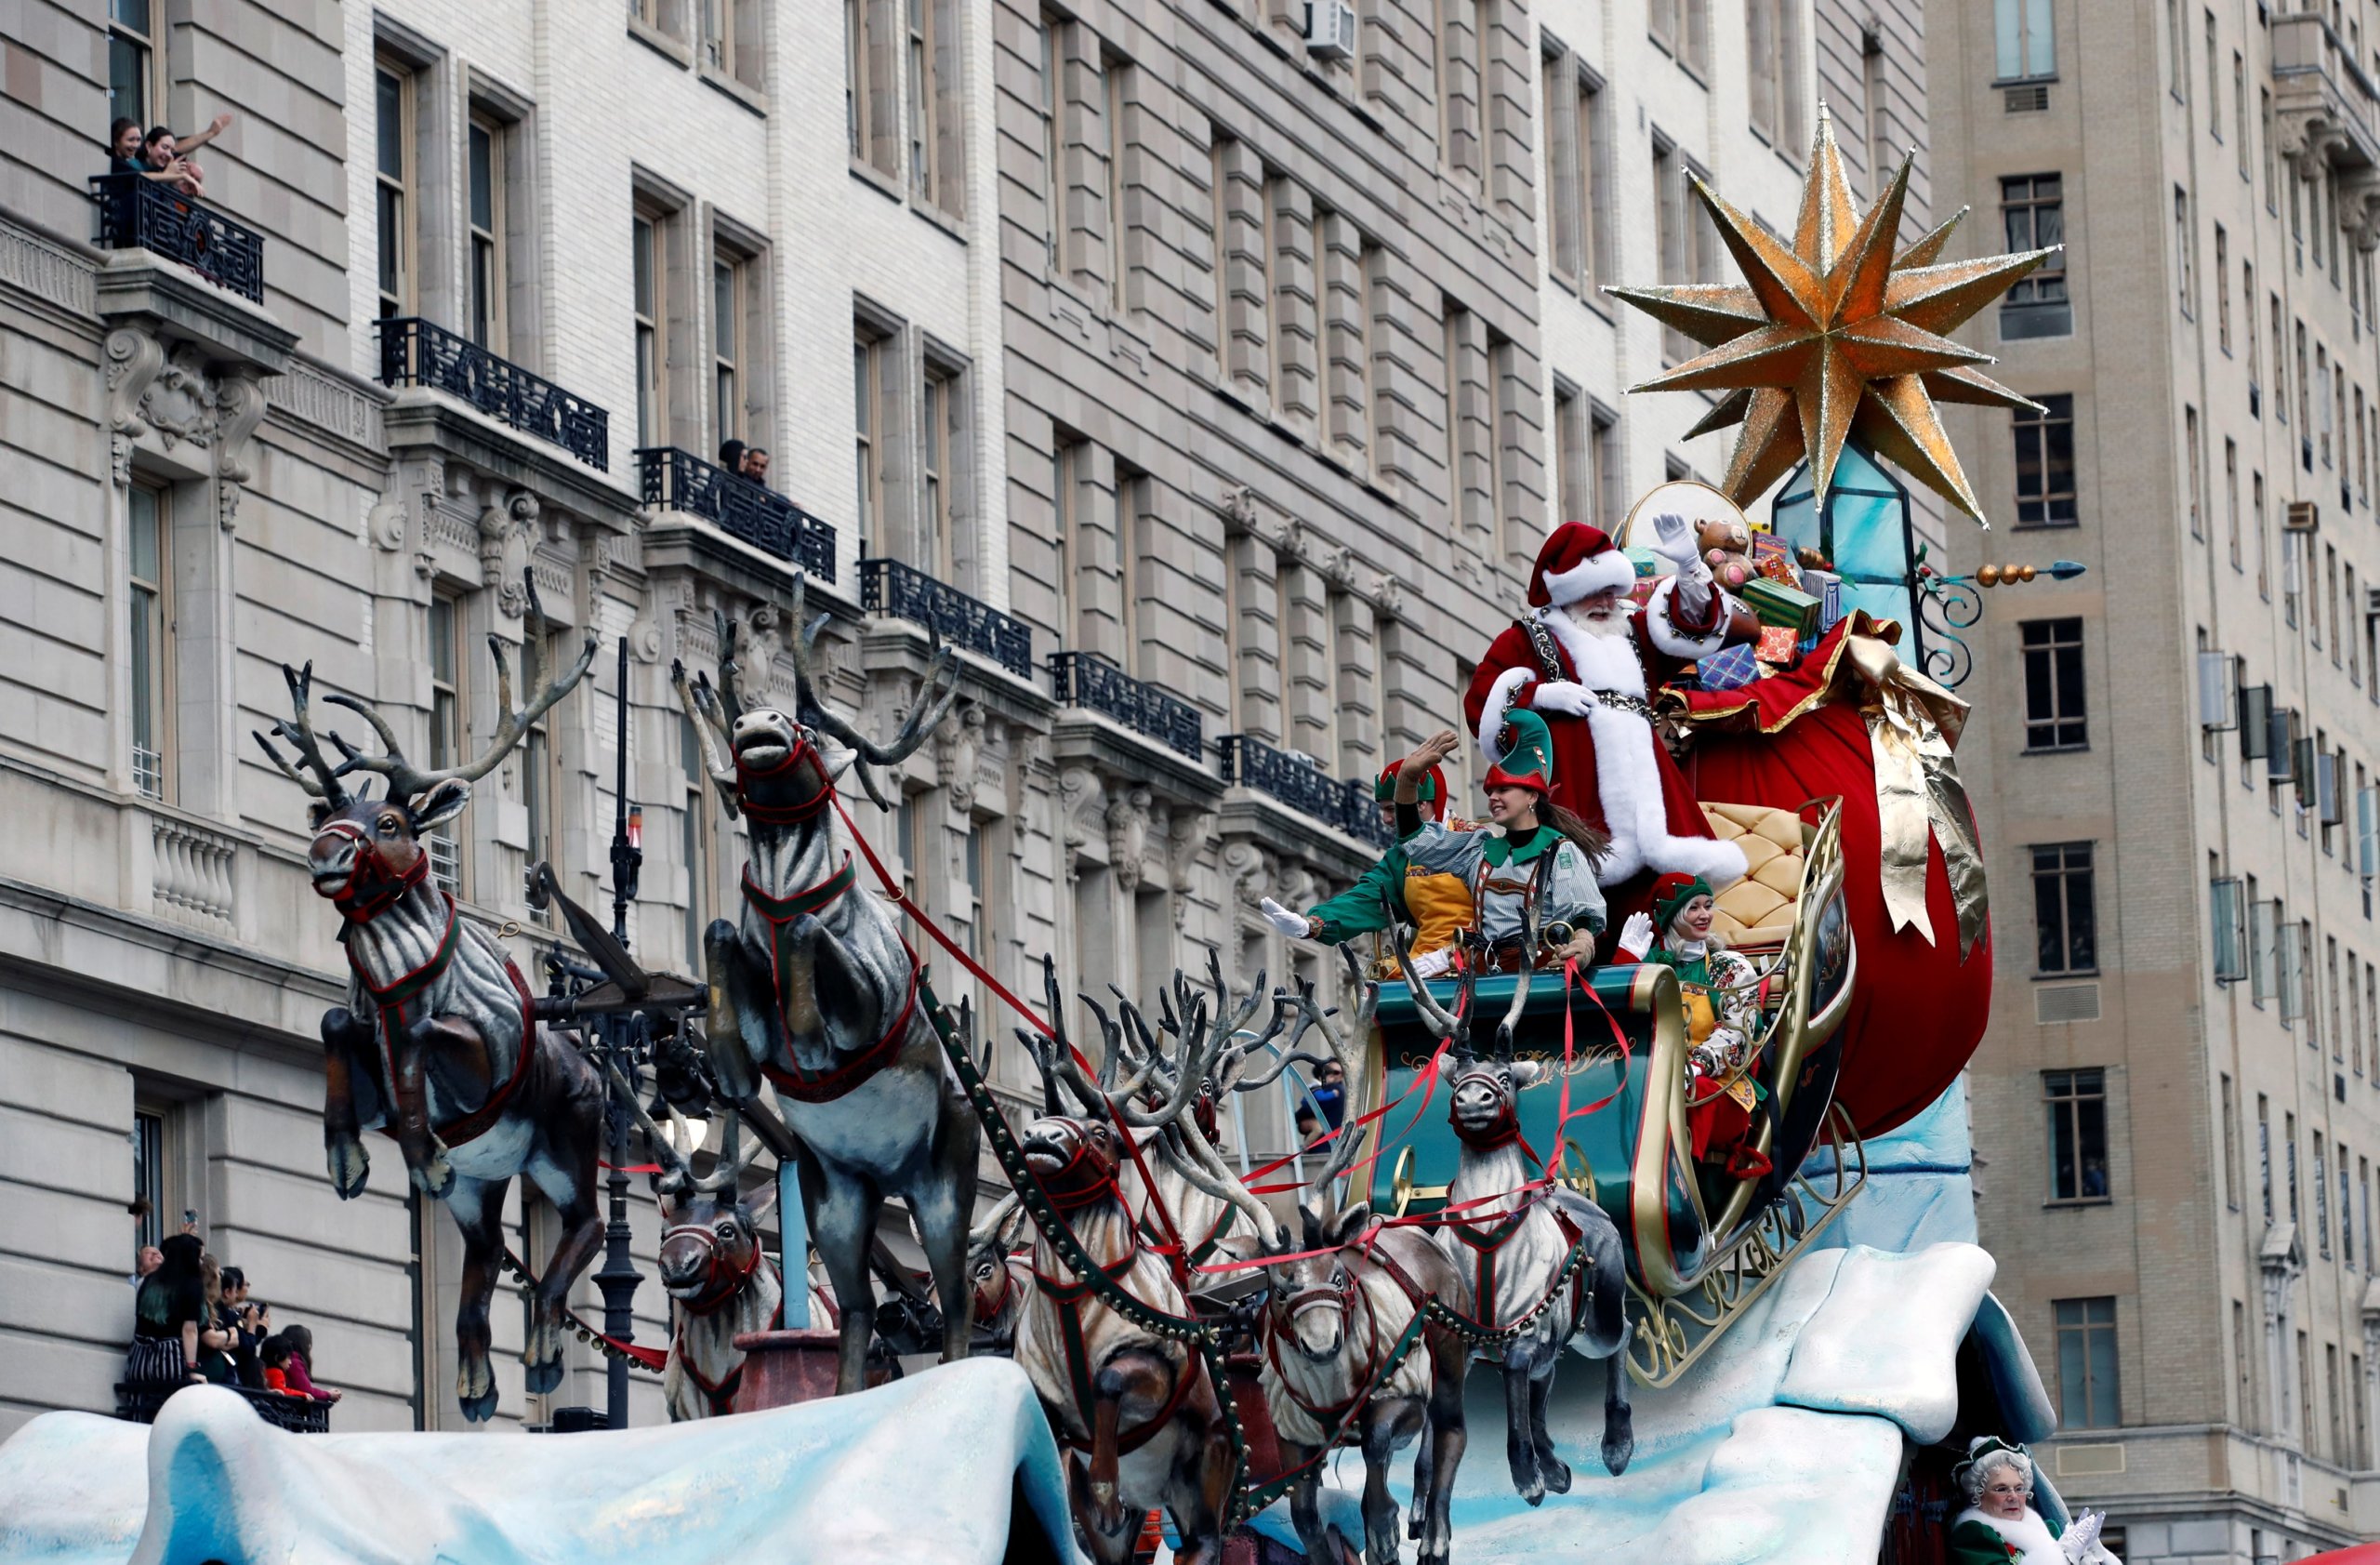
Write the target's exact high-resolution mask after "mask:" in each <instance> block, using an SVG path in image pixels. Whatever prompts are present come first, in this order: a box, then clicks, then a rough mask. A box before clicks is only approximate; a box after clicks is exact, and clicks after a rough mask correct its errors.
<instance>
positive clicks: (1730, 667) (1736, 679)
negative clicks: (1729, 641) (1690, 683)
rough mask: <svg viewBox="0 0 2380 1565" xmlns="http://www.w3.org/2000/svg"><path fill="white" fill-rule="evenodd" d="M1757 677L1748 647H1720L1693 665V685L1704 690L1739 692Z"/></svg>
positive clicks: (1758, 664)
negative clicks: (1697, 685)
mask: <svg viewBox="0 0 2380 1565" xmlns="http://www.w3.org/2000/svg"><path fill="white" fill-rule="evenodd" d="M1759 677H1760V663H1759V661H1758V659H1756V658H1754V657H1752V648H1751V647H1750V646H1730V647H1722V648H1721V649H1720V650H1719V651H1717V652H1714V653H1712V654H1711V655H1710V656H1709V657H1704V658H1703V659H1702V660H1701V661H1700V662H1699V663H1697V664H1695V665H1694V679H1695V683H1698V684H1699V685H1701V686H1702V688H1703V689H1705V690H1740V689H1742V688H1743V687H1744V686H1745V685H1747V684H1750V683H1752V681H1754V680H1756V679H1758V678H1759Z"/></svg>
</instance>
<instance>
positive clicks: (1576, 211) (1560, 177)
mask: <svg viewBox="0 0 2380 1565" xmlns="http://www.w3.org/2000/svg"><path fill="white" fill-rule="evenodd" d="M1549 42H1550V40H1549ZM1538 73H1539V76H1540V86H1539V98H1538V100H1539V101H1540V102H1541V103H1544V104H1545V105H1547V123H1546V127H1545V175H1546V198H1547V201H1548V204H1549V206H1550V207H1551V221H1550V226H1551V228H1552V229H1553V238H1554V250H1553V255H1552V258H1551V259H1552V264H1553V269H1554V275H1555V276H1556V277H1558V278H1559V279H1561V280H1562V281H1564V282H1566V283H1570V284H1573V285H1575V284H1576V283H1577V281H1578V278H1579V272H1580V269H1581V268H1582V267H1583V266H1584V264H1585V255H1586V214H1585V211H1584V209H1583V208H1584V203H1585V201H1586V195H1587V186H1586V179H1585V178H1584V177H1583V176H1582V175H1581V174H1580V168H1579V160H1580V150H1581V149H1580V145H1579V141H1580V130H1581V129H1582V128H1583V126H1582V123H1581V118H1580V116H1579V115H1575V114H1567V113H1556V112H1554V107H1553V106H1554V105H1555V104H1560V103H1565V102H1567V100H1568V91H1567V89H1568V85H1569V73H1570V57H1569V54H1568V52H1567V50H1565V49H1563V48H1561V47H1559V46H1552V47H1549V48H1547V49H1546V51H1545V53H1544V55H1543V56H1542V57H1541V59H1540V62H1539V67H1538Z"/></svg>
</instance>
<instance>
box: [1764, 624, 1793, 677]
mask: <svg viewBox="0 0 2380 1565" xmlns="http://www.w3.org/2000/svg"><path fill="white" fill-rule="evenodd" d="M1801 646H1802V638H1801V637H1800V636H1798V635H1796V634H1795V633H1794V632H1793V631H1792V630H1791V629H1790V628H1789V627H1786V626H1783V625H1764V626H1763V627H1761V631H1760V640H1759V641H1757V642H1755V643H1752V656H1753V657H1757V658H1758V659H1759V660H1760V661H1762V662H1763V663H1768V664H1772V665H1774V666H1776V667H1777V668H1780V669H1783V668H1790V667H1792V664H1793V661H1794V659H1796V658H1797V657H1800V656H1801Z"/></svg>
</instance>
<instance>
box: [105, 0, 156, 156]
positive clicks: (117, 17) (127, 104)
mask: <svg viewBox="0 0 2380 1565" xmlns="http://www.w3.org/2000/svg"><path fill="white" fill-rule="evenodd" d="M161 3H162V0H108V118H109V119H110V120H118V119H126V120H130V121H132V122H133V123H134V124H135V125H137V126H139V127H140V130H141V134H142V135H144V136H145V135H147V134H148V131H149V127H150V126H152V125H154V124H156V123H157V122H158V121H160V120H162V119H164V118H165V89H164V87H163V86H160V85H159V77H160V76H161V75H162V71H161V69H160V67H161V64H162V57H163V54H164V50H163V49H161V48H160V47H159V46H158V37H157V26H156V23H157V20H158V19H157V17H156V16H155V14H154V12H153V10H152V7H154V6H157V5H159V4H161ZM110 151H111V152H112V151H113V149H112V148H111V149H110Z"/></svg>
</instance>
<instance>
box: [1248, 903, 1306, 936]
mask: <svg viewBox="0 0 2380 1565" xmlns="http://www.w3.org/2000/svg"><path fill="white" fill-rule="evenodd" d="M1260 906H1261V907H1262V908H1263V911H1264V922H1266V923H1269V924H1271V925H1272V926H1273V927H1274V928H1275V929H1277V930H1279V931H1280V932H1281V933H1282V934H1284V935H1288V936H1289V938H1291V939H1293V940H1302V939H1304V938H1305V937H1306V935H1307V934H1308V933H1309V932H1310V931H1311V930H1312V929H1313V928H1314V921H1313V920H1312V919H1309V918H1307V917H1306V916H1305V915H1304V914H1303V913H1293V912H1291V911H1290V910H1289V908H1284V907H1282V906H1281V905H1280V904H1279V903H1277V902H1276V901H1274V900H1273V899H1272V898H1271V897H1269V896H1268V897H1266V898H1265V899H1264V900H1263V903H1261V904H1260Z"/></svg>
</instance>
